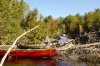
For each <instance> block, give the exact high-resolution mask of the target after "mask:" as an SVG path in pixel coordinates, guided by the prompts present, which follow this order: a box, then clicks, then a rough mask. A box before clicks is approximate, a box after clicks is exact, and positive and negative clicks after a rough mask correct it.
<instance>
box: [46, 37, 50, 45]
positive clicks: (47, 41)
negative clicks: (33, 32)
mask: <svg viewBox="0 0 100 66" xmlns="http://www.w3.org/2000/svg"><path fill="white" fill-rule="evenodd" d="M50 43H51V42H50V39H49V37H48V36H46V39H45V44H50Z"/></svg>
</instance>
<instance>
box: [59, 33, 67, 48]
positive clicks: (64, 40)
mask: <svg viewBox="0 0 100 66" xmlns="http://www.w3.org/2000/svg"><path fill="white" fill-rule="evenodd" d="M66 43H67V37H66V35H65V34H63V35H62V36H59V37H58V38H57V45H58V46H63V45H65V44H66Z"/></svg>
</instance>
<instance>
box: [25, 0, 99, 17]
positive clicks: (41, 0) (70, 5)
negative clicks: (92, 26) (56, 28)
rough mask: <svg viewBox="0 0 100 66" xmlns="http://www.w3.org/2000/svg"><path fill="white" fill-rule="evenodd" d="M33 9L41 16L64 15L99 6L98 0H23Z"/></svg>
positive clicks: (82, 11)
mask: <svg viewBox="0 0 100 66" xmlns="http://www.w3.org/2000/svg"><path fill="white" fill-rule="evenodd" d="M25 2H27V3H28V4H29V6H30V9H31V10H33V9H34V8H37V9H38V11H39V13H41V14H42V15H43V16H45V17H46V16H49V15H52V16H53V17H54V18H57V17H60V16H62V17H66V16H68V15H69V14H71V15H75V14H77V13H79V14H81V15H84V14H85V13H87V12H89V11H94V10H95V9H96V8H100V0H25Z"/></svg>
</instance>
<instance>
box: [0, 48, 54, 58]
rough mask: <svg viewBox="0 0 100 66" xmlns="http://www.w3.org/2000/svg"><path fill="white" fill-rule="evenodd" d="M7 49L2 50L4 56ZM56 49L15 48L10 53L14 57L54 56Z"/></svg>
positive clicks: (0, 54)
mask: <svg viewBox="0 0 100 66" xmlns="http://www.w3.org/2000/svg"><path fill="white" fill-rule="evenodd" d="M6 51H7V50H4V49H3V50H0V56H4V55H5V53H6ZM55 55H56V49H54V48H50V49H13V50H11V52H10V53H9V54H8V56H12V57H34V58H36V57H54V56H55Z"/></svg>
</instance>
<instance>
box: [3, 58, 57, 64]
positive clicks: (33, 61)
mask: <svg viewBox="0 0 100 66" xmlns="http://www.w3.org/2000/svg"><path fill="white" fill-rule="evenodd" d="M4 66H56V61H55V60H54V59H13V60H6V62H5V63H4Z"/></svg>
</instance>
